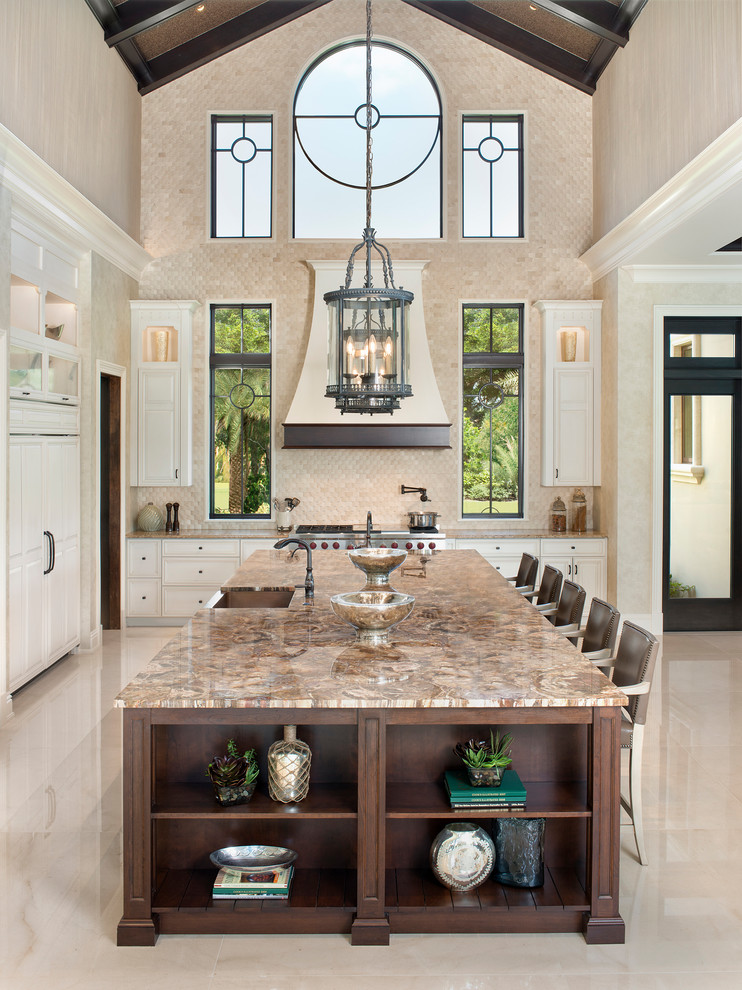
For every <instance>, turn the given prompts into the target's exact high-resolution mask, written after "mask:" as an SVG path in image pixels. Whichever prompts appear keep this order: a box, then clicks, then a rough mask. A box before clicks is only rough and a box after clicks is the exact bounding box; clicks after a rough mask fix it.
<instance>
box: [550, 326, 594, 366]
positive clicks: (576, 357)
mask: <svg viewBox="0 0 742 990" xmlns="http://www.w3.org/2000/svg"><path fill="white" fill-rule="evenodd" d="M557 340H558V342H559V360H560V361H566V362H572V361H589V360H590V333H589V331H588V329H587V327H559V330H558V331H557Z"/></svg>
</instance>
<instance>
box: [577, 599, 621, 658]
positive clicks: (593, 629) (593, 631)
mask: <svg viewBox="0 0 742 990" xmlns="http://www.w3.org/2000/svg"><path fill="white" fill-rule="evenodd" d="M620 621H621V613H620V612H619V611H618V609H617V608H614V607H613V605H609V604H608V602H604V601H603V600H602V599H601V598H593V600H592V602H591V604H590V612H589V613H588V617H587V622H586V623H585V625H584V626H583V627H582V628H581V629H579V630H578V631H577V632H576V633H574V634H571V635H569V636H568V638H569V641H570V642H571V643H574V645H575V646H577V645H578V642H577V641H578V640H580V639H581V640H582V646H581V649H582V654H583V656H585V657H587V659H588V660H592V661H593V662H597V661H605V660H608V659H609V658H610V657H612V656H613V651H614V650H615V648H616V636H617V634H618V625H619V622H620Z"/></svg>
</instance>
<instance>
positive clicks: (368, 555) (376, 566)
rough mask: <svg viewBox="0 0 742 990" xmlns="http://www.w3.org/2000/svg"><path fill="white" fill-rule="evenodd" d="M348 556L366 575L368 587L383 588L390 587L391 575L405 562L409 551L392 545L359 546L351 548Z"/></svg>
mask: <svg viewBox="0 0 742 990" xmlns="http://www.w3.org/2000/svg"><path fill="white" fill-rule="evenodd" d="M348 557H349V558H350V561H351V563H353V564H355V565H356V567H358V568H359V569H360V570H362V571H363V573H364V574H365V575H366V588H369V589H370V588H376V587H378V588H381V587H388V585H389V575H390V574H391V573H392V571H394V570H396V569H397V568H398V567H399V565H400V564H403V563H404V562H405V560H406V558H407V551H406V550H393V549H391V548H390V547H359V548H358V549H357V550H349V551H348Z"/></svg>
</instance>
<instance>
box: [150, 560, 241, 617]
mask: <svg viewBox="0 0 742 990" xmlns="http://www.w3.org/2000/svg"><path fill="white" fill-rule="evenodd" d="M239 565H240V558H239V557H216V558H215V559H212V558H211V557H203V558H199V557H196V558H193V557H183V558H181V559H177V558H171V559H170V560H168V559H167V558H165V559H164V560H163V562H162V583H163V585H166V584H192V585H199V586H202V585H206V586H209V585H212V584H213V585H214V589H215V590H216V589H217V588H219V587H220V586H221V585H222V584H224V582H225V581H228V580H229V578H231V577H232V575H233V574H234V572H235V571H236V570H237V568H238V567H239ZM181 614H182V613H181Z"/></svg>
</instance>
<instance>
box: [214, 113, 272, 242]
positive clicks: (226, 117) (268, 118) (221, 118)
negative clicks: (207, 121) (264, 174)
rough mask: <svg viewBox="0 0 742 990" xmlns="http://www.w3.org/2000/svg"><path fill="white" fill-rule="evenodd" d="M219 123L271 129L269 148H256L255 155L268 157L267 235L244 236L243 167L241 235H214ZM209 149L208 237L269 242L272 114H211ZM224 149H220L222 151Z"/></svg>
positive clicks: (243, 180)
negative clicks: (266, 155)
mask: <svg viewBox="0 0 742 990" xmlns="http://www.w3.org/2000/svg"><path fill="white" fill-rule="evenodd" d="M221 123H241V124H242V125H243V131H244V125H245V124H246V123H259V124H269V125H270V129H271V140H270V147H269V148H257V149H256V154H268V155H269V156H270V180H269V188H268V196H269V199H270V209H269V214H268V215H269V226H268V233H267V234H246V233H245V174H244V172H245V169H244V165H243V169H242V172H243V175H242V204H241V209H240V217H241V226H242V234H217V233H216V201H217V192H218V190H217V176H216V162H217V155H218V154H219V153H220V152H219V151H218V150H217V147H216V133H217V126H218V124H221ZM210 133H211V148H210V162H211V183H210V188H211V204H210V212H211V216H210V227H209V231H210V233H209V236H210V238H211V239H212V240H215V241H229V240H233V241H234V240H237V241H241V240H253V241H256V240H269V239H270V238H272V237H273V166H274V162H273V115H272V114H260V113H222V114H212V115H211V126H210ZM223 150H224V149H222V151H223Z"/></svg>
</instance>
